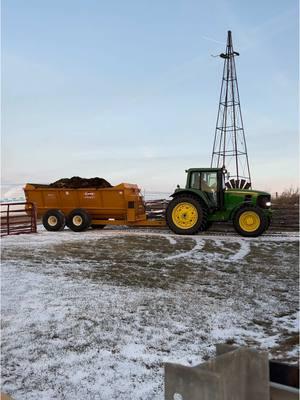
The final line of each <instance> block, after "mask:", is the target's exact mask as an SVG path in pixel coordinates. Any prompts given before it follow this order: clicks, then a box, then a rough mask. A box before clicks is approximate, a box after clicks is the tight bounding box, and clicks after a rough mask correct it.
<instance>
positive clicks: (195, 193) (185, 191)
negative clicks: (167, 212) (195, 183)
mask: <svg viewBox="0 0 300 400" xmlns="http://www.w3.org/2000/svg"><path fill="white" fill-rule="evenodd" d="M182 194H188V195H191V194H192V195H193V196H194V197H197V198H198V199H199V200H200V202H201V204H203V205H204V206H206V207H207V208H209V204H208V202H207V199H206V198H205V196H204V195H203V193H201V192H199V191H197V190H193V189H177V190H176V191H175V192H174V193H173V194H171V196H170V197H173V199H174V198H175V197H177V196H180V195H182Z"/></svg>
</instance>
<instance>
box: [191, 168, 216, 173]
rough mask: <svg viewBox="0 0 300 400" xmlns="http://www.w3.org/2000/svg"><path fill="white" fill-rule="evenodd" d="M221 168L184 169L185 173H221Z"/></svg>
mask: <svg viewBox="0 0 300 400" xmlns="http://www.w3.org/2000/svg"><path fill="white" fill-rule="evenodd" d="M222 170H223V168H189V169H186V170H185V172H194V171H200V172H218V171H222Z"/></svg>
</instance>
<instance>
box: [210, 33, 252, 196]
mask: <svg viewBox="0 0 300 400" xmlns="http://www.w3.org/2000/svg"><path fill="white" fill-rule="evenodd" d="M235 56H239V53H237V52H236V51H234V50H233V45H232V35H231V31H228V35H227V46H226V53H222V54H220V57H221V58H223V59H224V67H223V79H222V86H221V94H220V103H219V111H218V117H217V124H216V131H215V139H214V146H213V152H212V158H211V167H216V168H222V167H224V168H226V169H227V170H228V171H230V174H231V175H230V180H228V182H226V186H227V187H228V188H241V189H242V188H244V189H249V188H251V176H250V169H249V161H248V154H247V146H246V139H245V133H244V127H243V119H242V113H241V106H240V95H239V89H238V82H237V76H236V68H235V60H234V58H235Z"/></svg>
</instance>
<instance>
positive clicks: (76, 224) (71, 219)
mask: <svg viewBox="0 0 300 400" xmlns="http://www.w3.org/2000/svg"><path fill="white" fill-rule="evenodd" d="M91 221H92V219H91V217H90V215H89V214H88V213H87V212H86V211H85V210H83V209H81V208H76V209H75V210H73V211H71V212H70V214H69V215H68V217H67V222H66V223H67V227H68V228H70V229H71V230H72V231H74V232H82V231H85V230H86V229H88V228H89V227H90V225H91Z"/></svg>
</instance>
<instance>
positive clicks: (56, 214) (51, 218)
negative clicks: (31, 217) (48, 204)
mask: <svg viewBox="0 0 300 400" xmlns="http://www.w3.org/2000/svg"><path fill="white" fill-rule="evenodd" d="M42 221H43V225H44V227H45V229H47V231H50V232H57V231H62V230H63V229H64V227H65V224H66V219H65V216H64V214H63V213H62V212H61V211H60V210H57V209H52V210H48V211H47V212H46V213H45V214H44V215H43V218H42Z"/></svg>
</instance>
